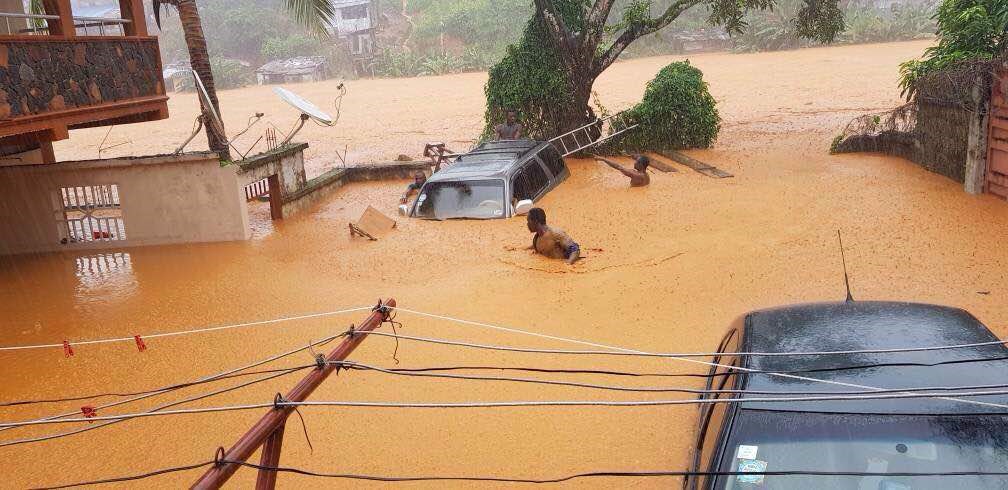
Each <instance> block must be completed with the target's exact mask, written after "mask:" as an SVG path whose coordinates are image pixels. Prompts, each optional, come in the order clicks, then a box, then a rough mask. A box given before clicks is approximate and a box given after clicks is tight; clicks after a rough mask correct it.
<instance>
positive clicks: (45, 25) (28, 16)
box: [0, 0, 168, 165]
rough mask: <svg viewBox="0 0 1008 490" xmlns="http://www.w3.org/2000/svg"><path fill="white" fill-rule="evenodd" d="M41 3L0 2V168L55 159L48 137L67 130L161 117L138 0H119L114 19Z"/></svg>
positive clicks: (156, 67)
mask: <svg viewBox="0 0 1008 490" xmlns="http://www.w3.org/2000/svg"><path fill="white" fill-rule="evenodd" d="M42 5H43V6H44V8H45V11H44V12H42V13H28V12H26V11H25V8H24V4H23V3H22V2H21V0H0V18H2V19H0V22H2V23H0V165H4V164H12V163H16V164H31V163H55V157H54V155H53V149H52V142H53V141H58V140H62V139H65V138H68V137H70V131H72V130H74V129H78V128H87V127H94V126H109V125H115V124H127V123H136V122H144V121H153V120H158V119H165V118H167V117H168V105H167V101H168V98H167V97H166V96H165V90H164V83H163V81H162V75H161V56H160V54H159V52H158V42H157V38H156V37H152V36H149V35H148V33H147V22H146V18H145V15H144V9H143V2H142V0H120V1H119V5H118V11H119V17H91V16H87V15H77V14H75V13H74V12H73V9H72V8H71V3H70V0H43V1H42Z"/></svg>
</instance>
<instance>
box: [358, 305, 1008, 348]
mask: <svg viewBox="0 0 1008 490" xmlns="http://www.w3.org/2000/svg"><path fill="white" fill-rule="evenodd" d="M393 309H394V310H398V311H402V312H406V313H412V314H414V315H420V316H426V317H429V318H436V319H439V320H447V321H451V322H455V323H461V324H466V325H472V326H478V327H485V328H491V329H494V330H500V331H504V332H511V333H518V334H522V335H531V336H535V337H540V338H544V339H550V340H558V341H561V342H572V341H575V340H574V339H569V338H565V337H557V336H553V335H547V334H542V333H537V332H531V331H528V330H520V329H516V328H510V327H502V326H499V325H492V324H489V323H483V322H476V321H472V320H464V319H461V318H454V317H450V316H444V315H436V314H433V313H424V312H421V311H416V310H410V309H407V308H403V307H401V306H396V307H393ZM372 333H373V334H374V332H372ZM377 334H381V332H377ZM386 335H388V334H386ZM403 338H406V337H403ZM575 342H577V343H579V344H582V345H588V346H593V347H599V348H603V349H618V348H615V347H612V346H608V345H605V344H596V343H593V342H586V341H580V340H577V341H575ZM1005 344H1008V340H994V341H990V342H977V343H972V344H952V345H938V346H928V347H901V348H893V349H862V350H835V351H795V352H669V353H653V354H650V355H652V356H659V357H716V356H721V357H724V356H729V357H736V356H751V357H792V356H831V355H852V354H897V353H906V352H930V351H938V350H953V349H969V348H976V347H984V346H991V345H1005ZM559 353H564V352H563V351H560V352H559ZM573 353H581V352H578V351H573ZM596 353H601V352H596ZM638 354H640V353H638Z"/></svg>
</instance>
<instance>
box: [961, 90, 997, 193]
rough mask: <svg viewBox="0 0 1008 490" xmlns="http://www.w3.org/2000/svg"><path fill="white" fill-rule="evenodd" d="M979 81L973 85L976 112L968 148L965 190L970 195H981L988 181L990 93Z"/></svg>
mask: <svg viewBox="0 0 1008 490" xmlns="http://www.w3.org/2000/svg"><path fill="white" fill-rule="evenodd" d="M982 85H983V84H982V83H980V81H979V80H978V81H977V82H976V83H974V84H973V92H972V94H971V96H972V99H973V107H974V111H973V113H972V114H971V115H970V123H969V142H968V143H967V146H966V172H965V175H966V178H965V180H964V182H963V188H964V189H965V190H966V192H967V193H969V194H981V193H983V191H984V182H985V181H986V179H987V136H988V130H989V128H988V125H989V124H990V114H989V112H990V111H988V107H989V105H990V98H989V97H988V96H989V95H990V93H989V92H988V91H987V90H985V89H984V87H983V86H982Z"/></svg>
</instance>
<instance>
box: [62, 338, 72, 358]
mask: <svg viewBox="0 0 1008 490" xmlns="http://www.w3.org/2000/svg"><path fill="white" fill-rule="evenodd" d="M72 355H73V347H71V346H70V341H68V340H64V341H63V356H64V357H70V356H72Z"/></svg>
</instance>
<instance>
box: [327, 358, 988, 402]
mask: <svg viewBox="0 0 1008 490" xmlns="http://www.w3.org/2000/svg"><path fill="white" fill-rule="evenodd" d="M330 364H334V365H336V366H339V367H340V368H344V369H355V370H361V371H375V372H379V373H385V374H392V375H396V376H412V377H422V378H436V379H457V380H468V381H501V382H515V383H529V384H541V385H551V386H566V387H572V388H589V389H596V390H609V391H629V392H643V393H691V394H695V395H721V394H726V393H729V394H752V395H868V394H872V393H912V392H917V391H971V390H987V389H1004V388H1008V384H988V385H971V386H927V387H913V388H896V389H886V390H871V391H800V392H796V391H779V390H777V391H760V390H723V389H722V390H703V389H696V388H683V387H641V386H614V385H600V384H594V383H578V382H573V381H552V380H544V379H535V378H515V377H506V376H468V375H459V374H433V373H414V372H398V371H396V370H394V369H385V368H381V367H377V366H370V365H367V364H360V363H357V362H352V361H336V362H332V363H330Z"/></svg>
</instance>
